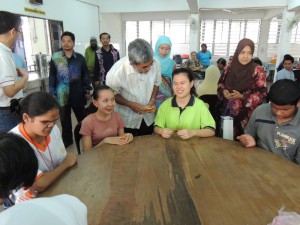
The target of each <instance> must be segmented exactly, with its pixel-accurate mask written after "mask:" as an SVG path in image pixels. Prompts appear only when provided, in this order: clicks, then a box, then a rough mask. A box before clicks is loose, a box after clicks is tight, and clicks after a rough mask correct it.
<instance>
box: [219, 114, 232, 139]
mask: <svg viewBox="0 0 300 225" xmlns="http://www.w3.org/2000/svg"><path fill="white" fill-rule="evenodd" d="M220 132H221V137H222V138H224V139H228V140H233V118H232V117H231V116H221V131H220Z"/></svg>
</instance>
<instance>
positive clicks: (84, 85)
mask: <svg viewBox="0 0 300 225" xmlns="http://www.w3.org/2000/svg"><path fill="white" fill-rule="evenodd" d="M61 41H62V49H63V51H60V52H56V53H54V54H53V55H52V57H51V61H50V73H49V90H50V94H52V95H53V96H54V97H56V98H57V101H58V104H59V106H60V121H61V126H62V138H63V142H64V145H65V147H68V146H69V145H71V144H73V132H72V121H71V109H73V112H74V114H75V116H76V119H77V121H78V122H80V121H82V120H83V118H84V117H85V115H84V106H85V104H86V99H89V98H90V91H91V90H92V87H91V78H90V74H89V71H88V68H87V65H86V61H85V59H84V57H83V55H81V54H79V53H77V52H75V51H74V46H75V35H74V34H73V33H71V32H68V31H66V32H64V33H63V34H62V36H61Z"/></svg>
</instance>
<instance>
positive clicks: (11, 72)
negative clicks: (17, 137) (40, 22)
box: [0, 11, 28, 132]
mask: <svg viewBox="0 0 300 225" xmlns="http://www.w3.org/2000/svg"><path fill="white" fill-rule="evenodd" d="M21 24H22V21H21V17H20V16H18V15H15V14H12V13H10V12H5V11H0V131H3V132H7V131H9V130H11V129H12V128H13V127H15V126H16V125H17V124H18V121H17V119H16V118H15V117H14V116H13V115H12V113H11V112H10V109H9V106H10V100H11V99H13V98H15V99H18V98H22V97H23V91H22V89H23V88H24V87H25V86H26V83H27V80H28V73H27V71H26V70H25V69H23V68H16V65H15V62H14V59H13V56H12V50H11V49H12V48H13V47H14V45H15V42H16V40H17V38H18V35H19V33H21ZM18 76H20V77H21V79H19V78H18Z"/></svg>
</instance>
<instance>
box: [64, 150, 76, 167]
mask: <svg viewBox="0 0 300 225" xmlns="http://www.w3.org/2000/svg"><path fill="white" fill-rule="evenodd" d="M76 162H77V156H76V155H75V154H74V153H68V154H67V155H66V157H65V159H64V160H63V161H62V163H64V164H65V165H66V166H67V167H71V166H74V165H75V163H76Z"/></svg>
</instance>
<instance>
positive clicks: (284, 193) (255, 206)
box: [39, 135, 300, 225]
mask: <svg viewBox="0 0 300 225" xmlns="http://www.w3.org/2000/svg"><path fill="white" fill-rule="evenodd" d="M63 193H67V194H71V195H74V196H76V197H78V198H79V199H80V200H81V201H82V202H83V203H85V204H86V206H87V208H88V221H89V224H90V225H120V224H128V225H200V224H202V225H258V224H260V225H266V224H268V223H271V222H272V219H273V218H274V217H275V216H276V215H277V214H278V210H279V209H280V208H281V207H283V206H284V207H285V210H286V211H296V212H298V213H300V204H299V202H300V167H299V166H298V165H296V164H294V163H292V162H289V161H288V160H286V159H283V158H281V157H280V156H277V155H275V154H272V153H270V152H268V151H265V150H262V149H259V148H251V149H245V148H242V147H241V146H240V144H239V143H237V142H233V141H229V140H223V139H220V138H215V137H212V138H192V139H190V140H180V139H179V138H176V137H174V138H171V139H163V138H161V137H159V136H157V135H151V136H142V137H135V138H134V141H133V142H132V143H130V144H128V145H124V146H115V145H103V146H101V147H99V148H96V149H94V150H92V151H90V152H88V153H84V154H82V155H80V156H79V157H78V164H77V165H76V166H75V167H74V168H71V169H70V170H69V171H67V172H66V173H65V174H64V175H63V176H62V177H61V178H60V179H59V180H57V182H55V183H54V184H53V185H52V186H51V187H49V189H48V190H47V191H45V192H44V193H41V194H40V195H39V196H44V197H45V196H54V195H58V194H63Z"/></svg>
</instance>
